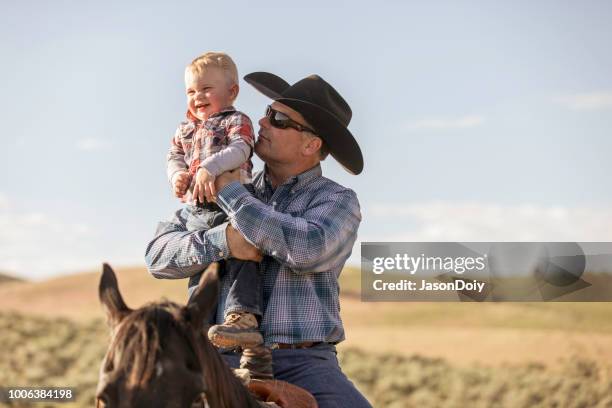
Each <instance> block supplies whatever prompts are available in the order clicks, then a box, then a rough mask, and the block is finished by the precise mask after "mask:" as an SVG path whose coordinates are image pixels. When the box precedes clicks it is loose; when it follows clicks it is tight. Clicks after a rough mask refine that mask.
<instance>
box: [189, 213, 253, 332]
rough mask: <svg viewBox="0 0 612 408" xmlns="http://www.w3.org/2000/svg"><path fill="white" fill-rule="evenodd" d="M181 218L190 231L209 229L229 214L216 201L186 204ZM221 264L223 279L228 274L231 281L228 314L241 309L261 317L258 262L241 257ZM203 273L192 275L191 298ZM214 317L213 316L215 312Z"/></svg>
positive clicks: (226, 310)
mask: <svg viewBox="0 0 612 408" xmlns="http://www.w3.org/2000/svg"><path fill="white" fill-rule="evenodd" d="M180 217H181V218H183V219H184V220H185V226H186V228H187V230H188V231H206V230H208V229H210V228H213V227H216V226H217V225H220V224H222V223H224V222H225V221H227V215H225V213H224V212H223V211H222V210H221V209H220V208H219V207H217V205H216V204H207V205H206V206H205V207H196V206H194V205H186V206H185V207H184V208H183V209H182V210H181V213H180ZM220 263H221V268H220V269H219V278H220V280H221V279H223V278H224V277H225V276H226V275H228V279H229V282H231V287H230V290H229V292H228V294H227V300H226V302H225V310H224V312H225V314H227V313H229V312H236V311H240V312H249V313H253V314H254V315H256V316H258V317H261V315H262V301H263V300H262V290H263V288H262V274H261V271H259V268H258V267H257V263H255V262H252V261H241V260H239V259H228V260H225V261H221V262H220ZM201 276H202V272H200V273H198V274H196V275H193V276H192V277H190V278H189V283H188V288H189V298H191V295H192V294H193V292H194V291H195V290H196V288H197V287H198V283H199V282H200V277H201ZM211 318H212V319H214V314H213V315H212V316H211ZM212 321H214V320H212Z"/></svg>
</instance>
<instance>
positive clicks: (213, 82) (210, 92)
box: [185, 68, 238, 120]
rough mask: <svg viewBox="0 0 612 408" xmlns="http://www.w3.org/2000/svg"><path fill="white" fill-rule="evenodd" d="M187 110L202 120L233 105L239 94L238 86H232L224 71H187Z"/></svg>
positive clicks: (216, 69) (209, 69)
mask: <svg viewBox="0 0 612 408" xmlns="http://www.w3.org/2000/svg"><path fill="white" fill-rule="evenodd" d="M185 92H186V93H187V109H189V112H190V113H191V114H192V115H193V116H195V117H196V118H198V119H200V120H206V119H208V118H209V117H210V115H212V114H213V113H217V112H220V111H222V110H223V109H224V108H227V107H229V106H231V105H232V102H233V100H234V98H235V97H236V95H237V93H238V85H235V84H233V85H232V84H231V83H230V80H229V79H228V78H227V76H226V75H225V73H224V72H223V70H221V69H218V68H208V69H206V70H205V71H203V72H201V73H199V74H198V73H193V72H192V71H191V70H190V69H187V70H186V71H185Z"/></svg>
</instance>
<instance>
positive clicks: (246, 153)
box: [193, 112, 255, 202]
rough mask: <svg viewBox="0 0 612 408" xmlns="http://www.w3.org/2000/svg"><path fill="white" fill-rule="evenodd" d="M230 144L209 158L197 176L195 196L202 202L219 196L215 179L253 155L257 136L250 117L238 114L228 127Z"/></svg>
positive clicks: (232, 118)
mask: <svg viewBox="0 0 612 408" xmlns="http://www.w3.org/2000/svg"><path fill="white" fill-rule="evenodd" d="M227 138H228V140H229V144H228V145H227V147H225V148H224V149H223V150H221V151H219V152H217V153H215V154H213V155H211V156H210V157H207V158H206V159H205V160H203V161H202V163H201V164H200V168H199V170H198V173H197V174H196V182H195V186H194V189H193V196H194V197H195V198H197V199H198V200H199V201H200V202H204V198H206V200H207V201H211V200H212V198H213V196H215V195H216V194H217V192H216V191H215V178H216V177H217V176H218V175H219V174H221V173H224V172H226V171H229V170H234V169H236V168H238V167H240V166H241V165H242V164H243V163H244V162H246V161H247V160H249V159H250V158H251V156H252V154H253V147H254V145H255V135H254V132H253V125H252V123H251V120H250V119H249V117H248V116H246V115H245V114H243V113H240V112H236V113H235V114H233V115H232V117H231V120H230V122H229V125H228V126H227Z"/></svg>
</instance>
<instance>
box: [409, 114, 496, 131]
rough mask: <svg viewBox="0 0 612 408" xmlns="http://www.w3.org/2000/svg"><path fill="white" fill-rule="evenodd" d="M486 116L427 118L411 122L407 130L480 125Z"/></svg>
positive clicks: (460, 127)
mask: <svg viewBox="0 0 612 408" xmlns="http://www.w3.org/2000/svg"><path fill="white" fill-rule="evenodd" d="M484 121H485V118H484V116H481V115H468V116H462V117H459V118H426V119H420V120H415V121H412V122H409V123H408V124H407V125H406V129H407V130H446V129H464V128H471V127H475V126H480V125H482V124H483V123H484Z"/></svg>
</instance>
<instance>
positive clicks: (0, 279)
mask: <svg viewBox="0 0 612 408" xmlns="http://www.w3.org/2000/svg"><path fill="white" fill-rule="evenodd" d="M11 282H23V279H20V278H17V277H15V276H11V275H8V274H6V273H2V272H0V285H2V284H4V283H11Z"/></svg>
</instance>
